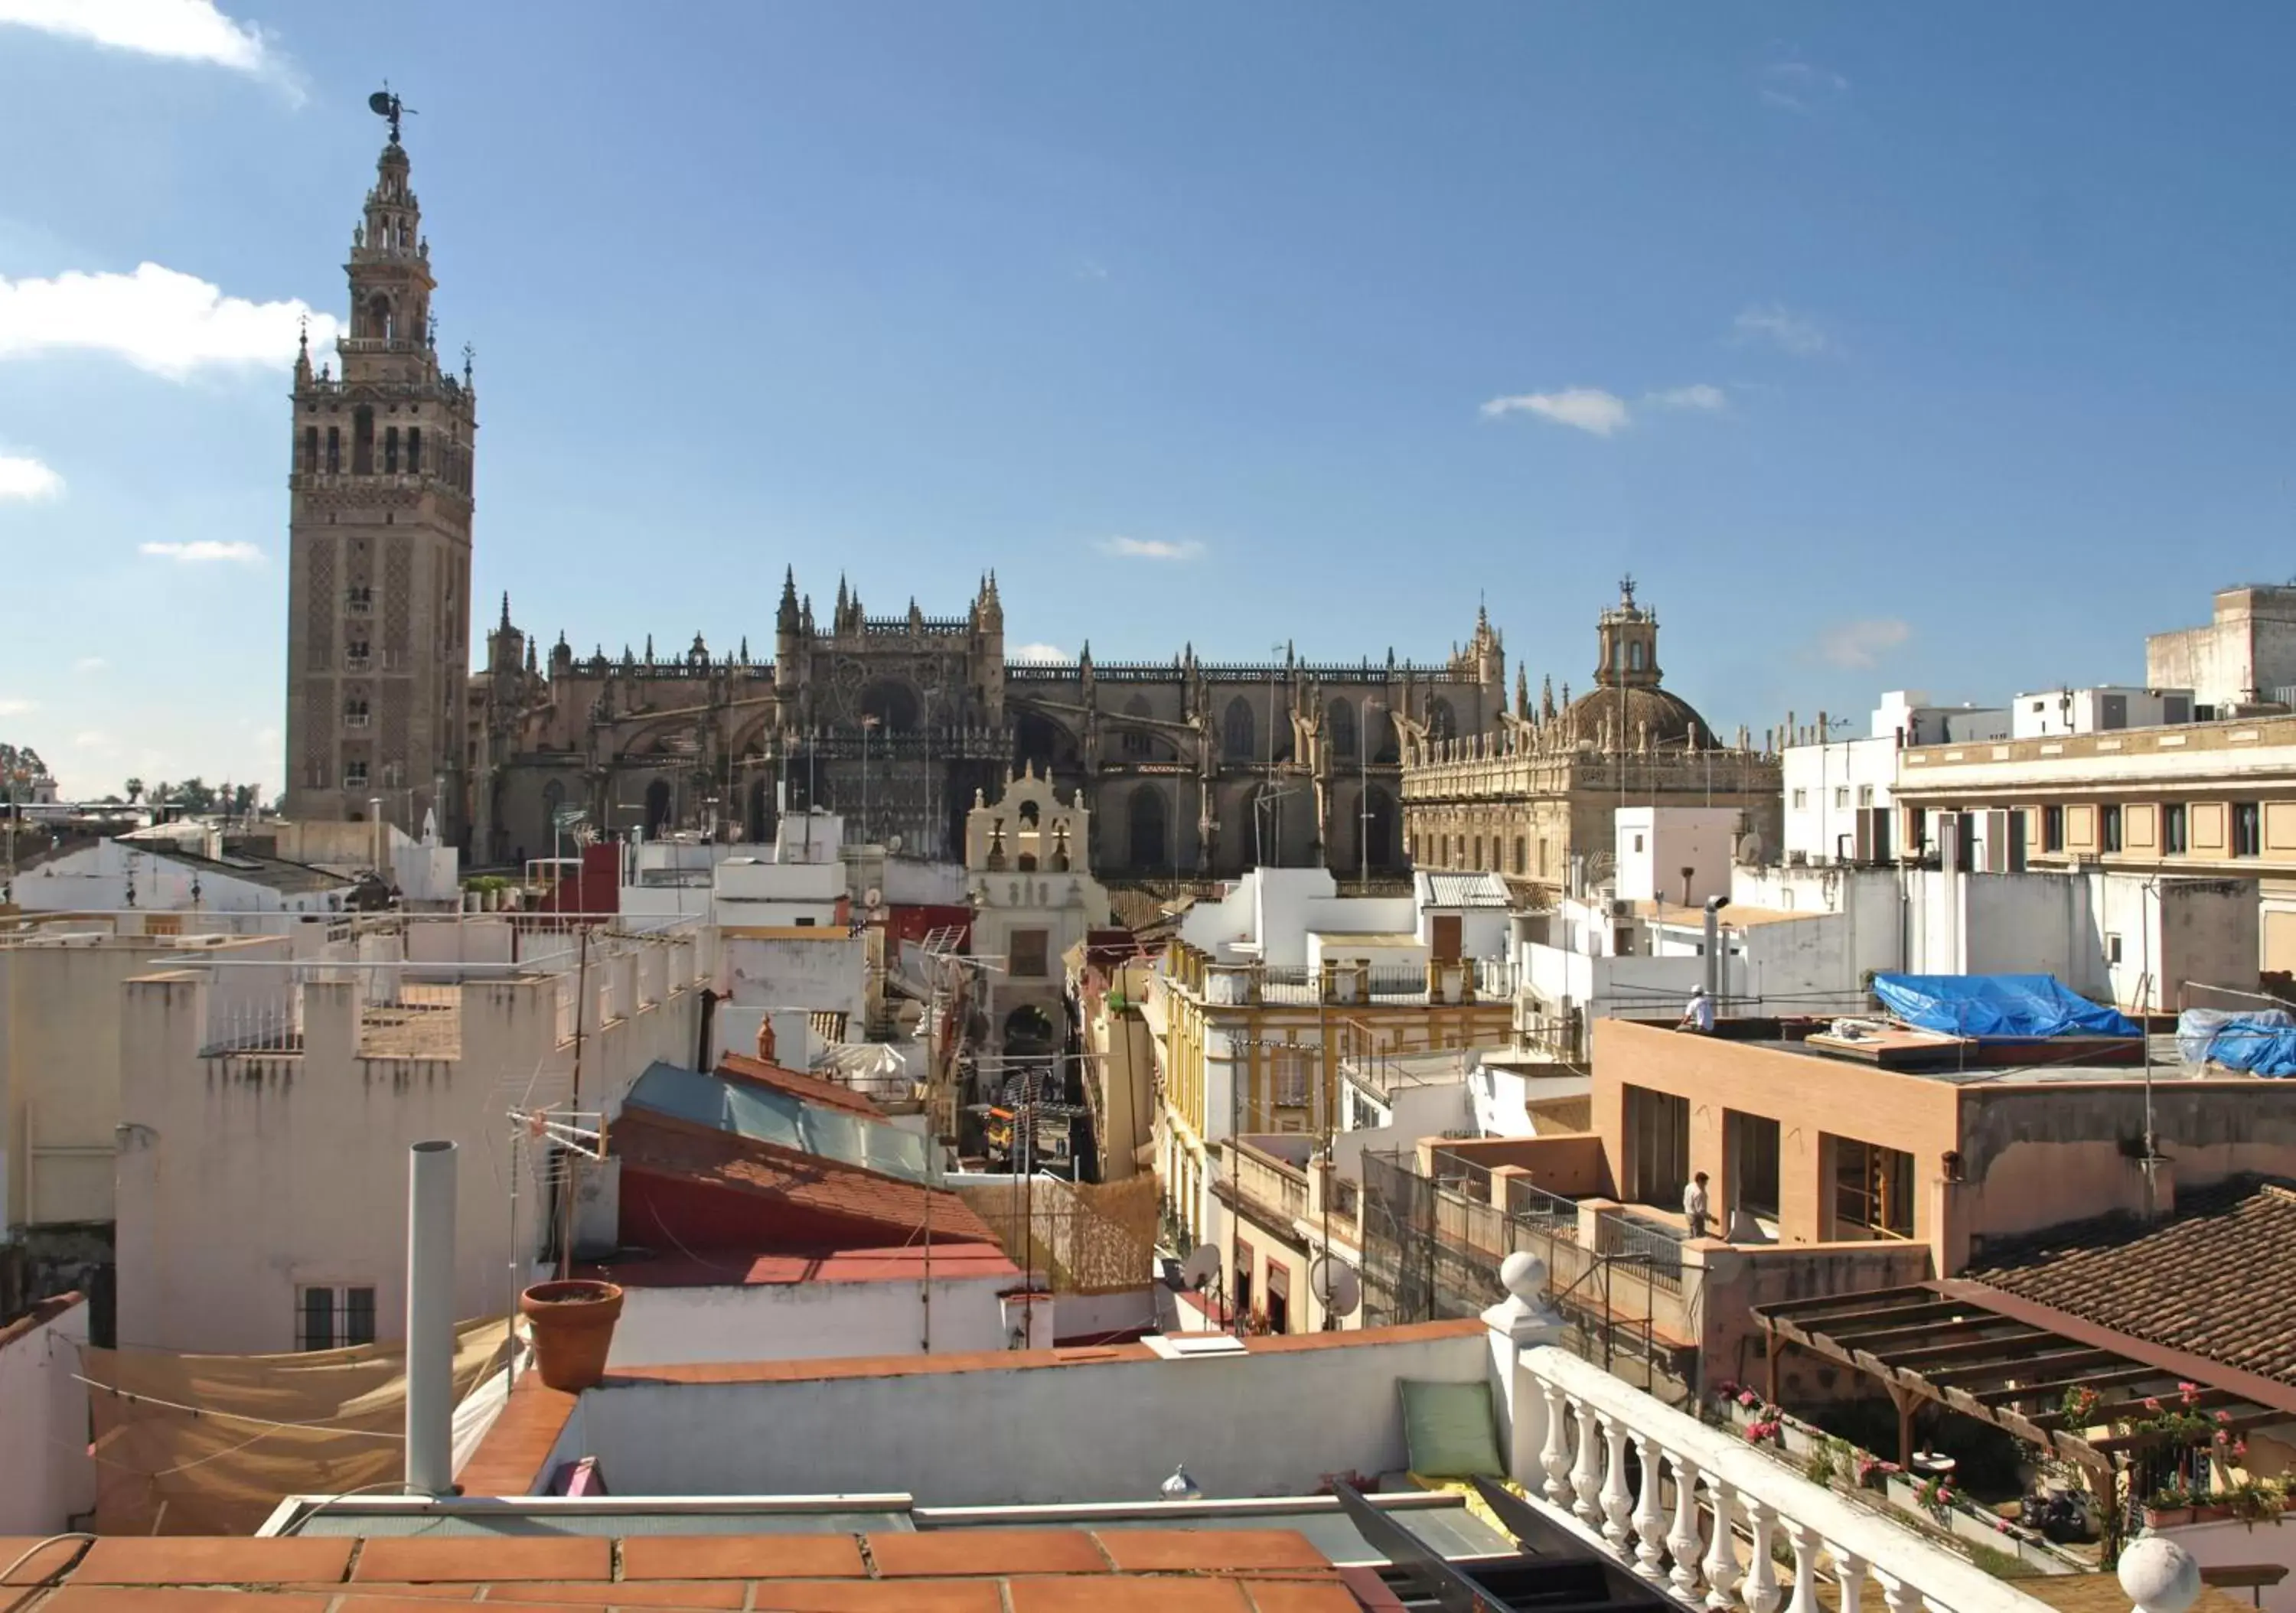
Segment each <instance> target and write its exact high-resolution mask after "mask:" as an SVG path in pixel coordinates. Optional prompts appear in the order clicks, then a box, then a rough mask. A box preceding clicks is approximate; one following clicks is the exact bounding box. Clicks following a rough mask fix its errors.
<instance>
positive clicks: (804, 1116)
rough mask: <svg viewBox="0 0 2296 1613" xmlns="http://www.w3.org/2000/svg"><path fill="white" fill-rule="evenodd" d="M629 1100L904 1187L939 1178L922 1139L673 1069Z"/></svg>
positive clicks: (651, 1069) (641, 1081)
mask: <svg viewBox="0 0 2296 1613" xmlns="http://www.w3.org/2000/svg"><path fill="white" fill-rule="evenodd" d="M627 1101H629V1102H630V1103H633V1104H635V1105H636V1106H637V1107H638V1108H640V1109H653V1110H655V1111H657V1112H658V1113H660V1114H665V1115H669V1116H671V1117H673V1118H676V1119H680V1120H689V1121H692V1122H693V1123H694V1124H695V1125H697V1126H714V1127H716V1128H717V1130H719V1131H726V1132H733V1133H734V1134H736V1135H738V1136H743V1137H749V1138H752V1139H754V1140H755V1141H757V1142H770V1143H772V1144H773V1145H774V1146H775V1147H776V1148H786V1149H791V1150H794V1151H796V1152H798V1153H802V1154H816V1155H818V1156H820V1157H821V1158H822V1159H834V1160H837V1161H838V1162H839V1163H840V1164H843V1165H855V1166H859V1167H861V1168H863V1169H864V1170H873V1171H876V1172H878V1173H879V1174H880V1175H887V1176H896V1177H898V1178H899V1179H900V1180H902V1181H904V1182H914V1183H938V1182H939V1179H940V1178H939V1173H938V1172H936V1171H935V1170H934V1169H933V1167H932V1165H931V1161H930V1160H928V1159H927V1158H926V1155H925V1140H924V1139H923V1138H922V1137H920V1136H918V1135H917V1134H915V1133H914V1132H906V1131H902V1130H901V1129H899V1128H898V1126H889V1125H886V1124H885V1123H884V1122H882V1121H880V1120H865V1119H863V1118H861V1117H860V1116H858V1115H849V1114H845V1113H842V1112H840V1111H839V1110H837V1109H827V1108H824V1107H823V1106H822V1105H820V1104H817V1103H808V1102H806V1101H804V1100H803V1099H801V1098H793V1097H791V1096H789V1095H788V1094H787V1093H777V1092H771V1091H767V1090H766V1089H764V1088H761V1087H757V1086H752V1085H745V1084H743V1083H742V1082H737V1081H725V1080H720V1079H719V1078H718V1077H716V1076H705V1075H703V1074H702V1073H701V1071H699V1070H692V1069H680V1068H679V1067H678V1066H676V1065H675V1064H662V1063H655V1064H652V1065H649V1066H648V1067H647V1069H646V1072H645V1074H644V1075H642V1076H640V1077H638V1078H637V1084H636V1085H634V1086H632V1087H631V1088H630V1095H629V1098H628V1100H627Z"/></svg>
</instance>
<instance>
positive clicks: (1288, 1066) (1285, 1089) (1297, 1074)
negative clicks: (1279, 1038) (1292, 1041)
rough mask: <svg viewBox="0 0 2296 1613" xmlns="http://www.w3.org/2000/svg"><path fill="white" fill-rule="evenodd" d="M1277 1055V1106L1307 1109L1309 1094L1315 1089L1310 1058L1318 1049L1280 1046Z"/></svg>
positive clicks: (1279, 1107)
mask: <svg viewBox="0 0 2296 1613" xmlns="http://www.w3.org/2000/svg"><path fill="white" fill-rule="evenodd" d="M1271 1051H1272V1052H1273V1053H1274V1055H1275V1106H1276V1107H1277V1108H1278V1109H1305V1108H1307V1107H1308V1101H1309V1097H1308V1094H1309V1093H1311V1092H1312V1091H1313V1090H1314V1086H1313V1084H1312V1080H1311V1077H1310V1076H1309V1073H1308V1072H1309V1070H1310V1069H1311V1068H1312V1066H1311V1064H1310V1060H1312V1059H1313V1058H1314V1057H1315V1055H1316V1051H1317V1050H1316V1049H1315V1048H1312V1047H1296V1046H1294V1047H1278V1048H1275V1049H1272V1050H1271Z"/></svg>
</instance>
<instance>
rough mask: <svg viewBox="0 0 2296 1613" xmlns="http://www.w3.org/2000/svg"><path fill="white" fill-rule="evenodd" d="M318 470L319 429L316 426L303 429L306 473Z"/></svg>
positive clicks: (304, 467)
mask: <svg viewBox="0 0 2296 1613" xmlns="http://www.w3.org/2000/svg"><path fill="white" fill-rule="evenodd" d="M318 468H319V428H318V427H316V426H305V427H304V428H303V469H304V470H306V471H316V470H317V469H318Z"/></svg>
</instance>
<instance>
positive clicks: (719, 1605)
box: [340, 1536, 805, 1613]
mask: <svg viewBox="0 0 2296 1613" xmlns="http://www.w3.org/2000/svg"><path fill="white" fill-rule="evenodd" d="M799 1538H800V1539H802V1538H805V1537H804V1536H799ZM638 1543H639V1542H638V1540H637V1539H635V1537H634V1538H632V1539H630V1540H627V1541H625V1542H624V1543H623V1546H624V1549H625V1550H627V1548H628V1547H630V1546H634V1545H636V1544H638ZM749 1597H750V1587H749V1586H748V1585H746V1584H743V1583H742V1582H741V1581H740V1580H738V1579H726V1580H717V1579H659V1580H650V1581H648V1582H646V1583H645V1584H604V1583H595V1582H590V1581H584V1582H581V1583H578V1584H577V1583H569V1582H568V1581H565V1580H562V1579H549V1580H537V1581H534V1582H531V1583H529V1584H514V1585H489V1586H488V1587H487V1600H488V1601H490V1602H495V1601H515V1602H541V1603H544V1604H545V1605H549V1606H555V1607H561V1608H693V1609H708V1610H709V1613H728V1610H730V1609H738V1608H740V1607H742V1606H743V1605H744V1604H745V1603H746V1602H747V1601H749ZM340 1613H366V1609H364V1608H360V1609H352V1608H348V1607H347V1608H344V1609H340ZM531 1613H539V1609H533V1610H531Z"/></svg>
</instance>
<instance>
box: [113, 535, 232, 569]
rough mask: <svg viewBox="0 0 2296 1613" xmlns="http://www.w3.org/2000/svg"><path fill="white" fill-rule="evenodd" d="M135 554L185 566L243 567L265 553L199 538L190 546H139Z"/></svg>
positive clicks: (207, 538) (189, 544) (211, 539)
mask: <svg viewBox="0 0 2296 1613" xmlns="http://www.w3.org/2000/svg"><path fill="white" fill-rule="evenodd" d="M135 552H136V553H138V554H148V555H151V556H152V557H153V558H154V559H156V560H172V561H181V562H182V563H184V564H185V565H204V564H206V563H207V562H208V561H221V560H227V561H234V562H236V563H237V564H239V565H242V566H251V565H253V564H255V563H256V562H257V561H259V560H261V559H262V558H263V551H262V550H260V549H258V548H257V547H256V546H255V545H254V544H247V543H235V544H224V543H217V541H216V540H215V539H213V538H211V537H202V538H199V539H197V540H195V541H193V542H192V543H188V544H137V545H136V550H135Z"/></svg>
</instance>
